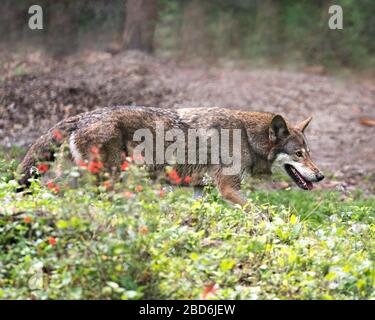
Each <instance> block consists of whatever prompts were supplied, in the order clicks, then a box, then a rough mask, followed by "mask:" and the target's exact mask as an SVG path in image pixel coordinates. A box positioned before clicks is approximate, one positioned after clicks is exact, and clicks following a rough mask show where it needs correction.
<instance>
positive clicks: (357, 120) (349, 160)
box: [0, 0, 375, 190]
mask: <svg viewBox="0 0 375 320" xmlns="http://www.w3.org/2000/svg"><path fill="white" fill-rule="evenodd" d="M34 4H39V5H40V6H41V7H42V9H43V26H44V28H43V29H42V30H31V29H30V28H29V26H28V21H29V18H30V17H31V14H29V13H28V10H29V7H30V6H31V5H34ZM333 4H336V5H337V4H338V5H341V7H342V9H343V29H342V30H331V29H330V28H329V27H328V20H329V18H330V17H331V14H329V7H330V6H331V5H333ZM0 30H1V32H0V114H1V117H0V146H2V147H3V148H6V150H10V149H11V148H15V147H17V148H25V147H27V146H29V145H30V144H31V143H32V142H33V141H34V140H35V139H36V138H37V137H38V136H39V135H40V134H42V133H43V132H44V131H45V130H47V129H48V128H50V126H52V125H53V124H55V123H56V122H58V121H60V120H61V119H63V118H66V117H69V116H72V115H75V114H77V113H80V112H84V111H88V110H93V109H96V108H101V107H105V106H113V105H119V104H122V105H125V104H129V105H144V106H157V107H163V108H181V107H189V108H193V107H212V106H220V107H226V108H233V109H243V110H257V111H269V112H277V113H281V114H282V115H284V116H285V117H287V118H288V119H290V120H291V121H292V122H297V121H301V120H303V119H305V118H307V117H308V116H311V115H312V116H313V117H314V120H313V121H312V123H311V125H310V126H309V129H308V132H307V136H308V140H309V142H310V145H311V149H312V150H313V152H312V153H313V158H314V160H316V162H317V164H318V166H319V167H321V168H322V169H323V170H324V171H325V173H326V174H325V175H326V177H331V178H332V179H338V180H341V182H342V180H345V185H346V186H347V187H348V188H350V187H351V186H355V185H358V184H361V185H364V184H365V185H366V188H367V189H368V188H372V190H375V189H374V188H375V187H374V183H373V182H374V181H375V174H374V172H375V152H374V148H373V144H374V142H373V138H374V136H375V68H374V66H375V41H374V40H375V1H373V0H337V1H330V0H298V1H297V0H215V1H214V0H211V1H210V0H111V1H108V0H78V1H73V0H53V1H52V0H49V1H48V0H38V1H35V0H17V1H14V0H2V1H1V7H0ZM21 150H22V151H21V152H19V153H18V154H20V153H21V154H23V152H24V149H21ZM332 179H331V180H332ZM331 180H330V179H329V178H327V179H325V181H324V183H326V184H327V185H328V186H327V187H332V185H330V183H331V182H330V181H331ZM324 183H323V184H321V185H322V186H324ZM371 186H372V187H371Z"/></svg>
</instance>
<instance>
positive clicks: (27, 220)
mask: <svg viewBox="0 0 375 320" xmlns="http://www.w3.org/2000/svg"><path fill="white" fill-rule="evenodd" d="M23 221H25V223H30V222H31V218H30V217H24V218H23Z"/></svg>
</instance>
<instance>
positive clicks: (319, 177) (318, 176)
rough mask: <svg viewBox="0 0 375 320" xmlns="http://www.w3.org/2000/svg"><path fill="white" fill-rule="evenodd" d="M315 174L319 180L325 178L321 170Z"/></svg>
mask: <svg viewBox="0 0 375 320" xmlns="http://www.w3.org/2000/svg"><path fill="white" fill-rule="evenodd" d="M315 176H316V180H317V181H322V180H323V179H324V175H323V173H321V172H319V173H317V174H316V175H315Z"/></svg>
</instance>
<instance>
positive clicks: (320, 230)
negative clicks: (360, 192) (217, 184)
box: [0, 161, 375, 299]
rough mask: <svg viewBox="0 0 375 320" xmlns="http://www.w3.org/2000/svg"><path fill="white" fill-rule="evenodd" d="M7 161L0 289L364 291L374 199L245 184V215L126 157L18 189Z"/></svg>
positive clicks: (272, 294) (369, 294) (132, 294)
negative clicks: (114, 169) (102, 169)
mask: <svg viewBox="0 0 375 320" xmlns="http://www.w3.org/2000/svg"><path fill="white" fill-rule="evenodd" d="M14 167H15V163H13V164H12V163H9V161H3V162H1V163H0V170H1V176H2V178H1V181H0V203H1V205H0V298H2V299H19V298H26V299H47V298H48V299H79V298H86V299H98V298H100V299H142V298H151V299H156V298H158V299H161V298H166V299H172V298H177V299H179V298H187V299H192V298H202V297H203V298H219V299H220V298H226V299H266V298H268V299H370V298H375V292H374V284H375V270H374V254H375V251H374V248H375V247H374V245H375V241H374V239H375V237H374V231H375V225H374V218H375V215H374V213H375V210H374V208H375V199H374V198H367V199H365V198H362V197H361V196H357V197H349V196H348V197H345V198H344V199H343V198H342V197H341V195H340V194H338V193H336V192H324V191H314V192H310V193H307V192H304V191H295V190H284V191H269V192H268V191H253V192H247V193H248V197H249V199H250V201H249V208H250V210H249V213H246V212H244V211H243V210H242V209H240V208H237V207H232V206H230V205H228V204H226V203H225V202H224V201H222V200H221V198H220V197H219V196H218V194H217V192H216V191H215V189H212V190H211V192H210V193H208V194H207V195H206V196H205V197H204V198H202V199H201V200H194V199H193V198H192V192H191V190H190V189H186V188H179V187H176V188H174V187H173V188H172V187H171V186H164V189H162V186H161V185H158V184H152V183H151V181H149V179H148V178H146V176H145V173H144V171H143V170H141V169H139V168H135V167H134V166H132V165H130V166H129V167H128V168H127V169H126V171H123V172H122V173H121V181H118V182H114V181H110V180H106V179H107V178H106V177H105V176H104V177H102V180H101V182H100V183H99V184H98V183H95V181H96V178H95V177H94V176H93V175H91V174H88V173H87V172H86V169H84V168H74V169H72V170H71V172H69V175H70V178H69V180H72V179H73V178H74V179H77V186H76V187H75V188H71V187H69V186H68V185H66V183H65V182H67V181H60V182H59V183H58V184H57V183H54V184H51V183H50V184H47V185H44V186H42V185H41V184H40V182H39V181H34V182H33V183H32V187H31V189H30V190H31V193H29V194H26V193H24V194H22V193H21V194H20V193H18V194H17V193H15V188H16V186H17V184H16V183H15V181H14V180H9V177H10V176H11V171H12V170H13V168H14ZM5 173H7V174H5ZM103 179H104V181H103ZM172 189H173V190H172ZM259 212H262V213H263V214H265V215H267V216H269V217H272V221H271V222H265V221H263V222H257V221H255V220H254V218H255V217H256V216H257V213H259Z"/></svg>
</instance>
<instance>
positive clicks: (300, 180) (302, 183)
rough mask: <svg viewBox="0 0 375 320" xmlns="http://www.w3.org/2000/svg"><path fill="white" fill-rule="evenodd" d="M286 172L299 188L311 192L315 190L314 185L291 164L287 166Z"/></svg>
mask: <svg viewBox="0 0 375 320" xmlns="http://www.w3.org/2000/svg"><path fill="white" fill-rule="evenodd" d="M284 167H285V170H286V172H287V173H288V175H289V176H290V177H291V178H292V179H293V181H294V182H295V183H296V185H297V186H299V187H300V188H301V189H303V190H311V189H312V188H313V184H312V182H310V181H307V180H306V179H305V178H304V177H303V176H302V175H301V174H300V173H299V172H298V171H297V169H296V168H294V167H293V166H291V165H290V164H286V165H285V166H284Z"/></svg>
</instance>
